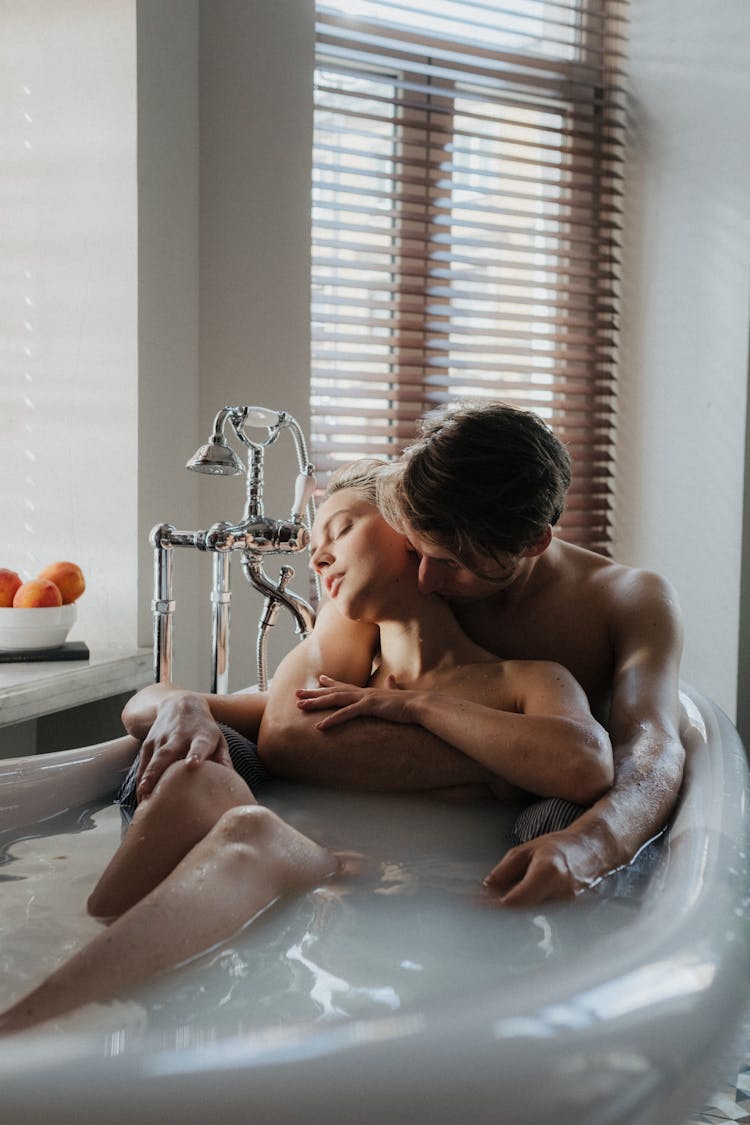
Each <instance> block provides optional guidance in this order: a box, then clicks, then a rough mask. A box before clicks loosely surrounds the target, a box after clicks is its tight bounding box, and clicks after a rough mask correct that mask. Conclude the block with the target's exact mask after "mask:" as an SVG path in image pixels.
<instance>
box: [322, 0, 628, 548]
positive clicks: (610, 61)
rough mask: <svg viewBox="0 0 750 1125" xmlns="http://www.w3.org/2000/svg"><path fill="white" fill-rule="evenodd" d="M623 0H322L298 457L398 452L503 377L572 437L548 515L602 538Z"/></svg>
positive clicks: (330, 460)
mask: <svg viewBox="0 0 750 1125" xmlns="http://www.w3.org/2000/svg"><path fill="white" fill-rule="evenodd" d="M623 12H624V5H623V4H622V3H612V2H609V3H604V2H602V3H590V2H586V0H579V2H578V3H573V2H572V0H571V2H570V3H568V4H549V3H545V2H543V0H525V2H524V0H517V2H515V3H513V2H511V0H507V2H506V3H505V4H500V3H468V2H467V3H461V2H458V0H456V2H451V3H441V4H440V5H439V6H438V8H437V9H436V8H435V5H434V3H433V4H432V5H430V4H429V3H427V0H423V2H417V0H411V2H410V3H386V2H384V0H382V2H378V0H340V2H339V3H337V4H333V3H329V4H319V5H318V26H317V52H318V63H317V70H316V90H315V106H316V108H315V148H314V173H313V306H312V333H313V367H312V383H311V395H312V417H313V423H312V446H313V458H314V460H315V462H316V464H317V465H318V467H319V469H320V470H321V471H322V473H323V474H325V473H326V472H327V471H329V470H330V469H332V468H333V467H335V465H336V464H338V463H341V462H345V461H348V460H352V459H353V458H355V457H358V456H379V457H393V456H397V455H398V454H399V453H400V451H401V450H402V449H403V447H404V445H406V444H408V442H409V441H410V440H411V439H412V438H413V436H414V433H415V423H416V420H417V419H418V418H419V416H420V415H421V414H423V413H424V411H425V410H426V409H429V408H430V407H431V406H434V405H437V404H439V403H442V402H445V401H447V400H450V399H453V398H457V397H460V398H500V399H503V400H504V401H509V402H513V403H515V404H517V405H519V406H521V407H529V408H532V409H535V410H536V411H537V412H538V413H540V414H541V415H542V416H543V417H544V418H546V419H547V420H548V421H549V422H550V423H551V424H552V425H553V426H554V428H555V430H556V432H557V433H558V434H559V435H560V436H561V438H562V439H563V440H564V441H565V442H566V443H567V444H568V447H569V449H570V452H571V455H572V457H573V461H574V485H573V488H572V489H571V494H570V499H569V504H568V510H567V512H566V516H565V519H564V522H563V525H562V533H563V534H564V535H565V536H566V537H569V538H574V539H576V540H577V541H578V542H581V543H583V544H584V545H588V546H592V547H594V548H596V549H599V550H604V551H606V550H607V548H608V542H609V493H610V474H611V462H612V444H613V431H614V425H613V413H614V377H615V367H616V344H617V321H616V313H617V264H618V258H619V246H618V242H617V232H618V229H619V200H620V189H619V179H620V176H621V171H620V167H619V161H620V147H621V146H620V137H619V124H618V122H619V116H620V114H621V110H620V108H619V99H620V92H619V89H618V79H619V68H620V65H621V64H620V60H619V57H618V55H617V53H616V52H614V51H613V50H612V48H613V47H619V46H621V43H622V34H621V32H622V18H623Z"/></svg>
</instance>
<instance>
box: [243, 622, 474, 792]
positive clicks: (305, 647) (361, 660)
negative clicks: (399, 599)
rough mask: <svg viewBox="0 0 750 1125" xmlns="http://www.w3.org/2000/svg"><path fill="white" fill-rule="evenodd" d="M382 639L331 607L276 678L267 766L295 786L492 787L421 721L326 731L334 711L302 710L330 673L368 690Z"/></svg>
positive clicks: (262, 744)
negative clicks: (324, 722)
mask: <svg viewBox="0 0 750 1125" xmlns="http://www.w3.org/2000/svg"><path fill="white" fill-rule="evenodd" d="M376 641H377V630H376V629H374V628H372V627H371V626H364V625H361V624H357V623H356V622H351V621H347V620H345V619H344V618H343V617H342V616H341V614H340V613H339V612H338V610H337V609H336V608H335V607H333V606H331V605H330V604H329V603H326V604H324V606H323V607H322V608H321V611H320V613H319V615H318V620H317V622H316V624H315V629H314V630H313V632H312V633H311V635H310V636H309V637H308V638H307V639H306V640H304V641H303V642H302V643H301V644H299V645H297V646H296V647H295V648H294V649H293V650H292V651H291V652H290V653H289V654H288V655H287V656H286V657H285V658H284V660H283V661H282V662H281V664H280V665H279V667H278V668H277V670H276V672H275V674H274V677H273V681H272V684H271V690H270V693H269V698H268V703H267V706H266V710H265V713H264V716H263V722H262V724H261V729H260V733H259V736H258V750H259V753H260V757H261V759H262V760H263V763H264V764H265V766H266V767H267V769H268V770H270V772H271V773H273V774H276V775H277V776H278V777H285V778H289V779H291V780H295V781H311V782H316V783H318V784H320V785H330V786H334V787H340V788H347V789H368V790H370V791H377V790H380V791H383V792H387V791H392V790H398V789H400V790H416V789H434V788H442V787H447V786H453V785H465V784H476V783H477V782H478V783H480V784H485V783H487V782H488V778H489V777H490V775H489V773H488V771H487V770H486V769H484V768H483V767H482V766H480V765H479V764H478V763H476V762H473V761H472V760H471V759H470V758H467V757H466V755H465V754H462V753H461V752H460V751H459V750H456V749H454V748H453V747H452V746H449V745H448V744H447V743H445V742H443V741H442V740H441V739H439V738H437V737H435V736H434V735H432V734H430V733H429V732H428V731H426V730H424V729H423V728H421V727H419V726H418V725H416V724H415V725H395V724H393V723H391V722H388V721H386V720H382V719H375V718H361V719H356V720H354V721H352V722H351V723H347V724H346V727H345V728H344V727H342V728H340V729H338V730H336V729H334V730H330V731H321V730H319V729H318V727H317V723H318V722H319V721H320V719H321V716H322V715H324V714H326V713H327V712H325V711H323V712H321V711H317V712H315V713H314V714H311V713H305V712H304V711H303V710H301V709H300V708H299V707H298V706H297V694H296V693H297V690H298V689H300V688H314V687H317V686H318V684H319V680H320V676H321V675H322V674H327V675H329V676H331V677H333V678H334V679H342V680H346V682H347V683H349V684H359V685H362V686H364V685H365V684H366V683H367V681H368V679H369V677H370V673H371V670H372V660H373V655H374V653H375V646H376Z"/></svg>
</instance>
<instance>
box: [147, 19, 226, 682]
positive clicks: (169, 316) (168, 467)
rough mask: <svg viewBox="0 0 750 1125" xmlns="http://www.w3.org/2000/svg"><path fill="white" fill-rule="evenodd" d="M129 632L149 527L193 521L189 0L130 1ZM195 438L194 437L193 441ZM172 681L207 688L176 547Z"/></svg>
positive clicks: (196, 577) (194, 23) (186, 566)
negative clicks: (132, 443) (132, 525)
mask: <svg viewBox="0 0 750 1125" xmlns="http://www.w3.org/2000/svg"><path fill="white" fill-rule="evenodd" d="M137 24H138V168H139V174H138V366H139V394H138V479H137V487H138V575H137V578H138V582H137V588H138V595H137V598H138V635H139V640H140V643H141V644H143V645H150V644H151V643H152V615H151V598H152V593H153V550H152V549H151V547H150V545H149V532H150V530H151V528H153V527H154V526H155V525H157V524H161V523H172V524H174V525H175V526H176V527H178V528H180V529H188V530H195V529H197V528H199V527H200V516H199V512H198V478H197V477H196V476H195V474H194V473H189V472H187V471H186V470H185V467H184V466H185V461H186V460H187V458H188V457H189V456H190V455H191V453H192V452H193V450H194V449H195V448H196V446H197V445H198V435H199V429H200V427H199V419H198V415H199V401H200V379H199V362H198V318H199V296H200V294H199V290H200V263H199V177H200V132H199V68H198V56H199V44H198V34H199V29H198V0H159V3H154V0H138V3H137ZM201 440H205V438H202V439H201ZM177 553H178V554H179V556H180V557H179V561H178V562H177V566H176V568H175V600H176V602H177V614H176V616H175V644H174V671H173V678H174V679H175V681H176V682H177V683H183V684H189V685H191V686H195V687H205V688H208V687H209V686H210V685H209V678H208V676H209V671H208V670H209V667H210V664H209V648H208V645H207V644H206V642H205V634H206V630H207V629H208V628H209V625H208V621H207V611H205V612H204V613H203V614H201V613H199V612H197V611H196V607H197V605H199V604H201V598H203V600H204V601H205V603H206V604H207V603H208V589H207V586H206V584H205V582H202V581H201V579H202V578H203V574H202V571H203V569H204V568H202V567H201V566H200V562H202V561H203V559H200V560H199V559H197V558H196V557H195V555H196V552H194V551H191V552H184V551H180V552H177Z"/></svg>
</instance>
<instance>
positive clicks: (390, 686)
mask: <svg viewBox="0 0 750 1125" xmlns="http://www.w3.org/2000/svg"><path fill="white" fill-rule="evenodd" d="M318 680H319V682H320V685H321V686H320V687H319V688H299V689H298V690H297V692H296V695H297V706H298V707H299V708H300V710H302V711H327V710H330V708H332V707H334V708H336V710H335V711H332V713H331V714H330V715H325V716H324V717H323V718H322V719H321V720H320V721H319V722H317V723H316V724H315V726H316V728H317V729H318V730H329V729H330V728H331V727H336V726H340V725H341V724H342V723H346V722H349V720H350V719H361V718H362V717H363V716H365V715H369V716H370V717H371V718H377V719H385V720H387V721H388V722H390V723H413V722H414V719H413V717H412V714H411V711H410V706H409V705H410V703H411V702H412V699H413V698H414V697H415V696H417V695H418V694H419V693H418V692H411V691H402V690H401V689H400V688H399V686H398V684H397V683H396V677H395V676H388V678H387V680H386V684H385V687H384V688H370V687H358V686H357V685H356V684H346V683H344V682H343V681H341V680H333V679H331V677H330V676H319V677H318Z"/></svg>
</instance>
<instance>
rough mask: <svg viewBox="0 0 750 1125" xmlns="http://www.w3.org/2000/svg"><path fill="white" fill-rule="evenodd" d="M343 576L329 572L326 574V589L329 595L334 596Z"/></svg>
mask: <svg viewBox="0 0 750 1125" xmlns="http://www.w3.org/2000/svg"><path fill="white" fill-rule="evenodd" d="M343 577H344V576H343V574H329V575H327V576H326V590H327V591H328V596H329V597H331V598H335V597H336V594H337V593H338V592H339V586H340V585H341V580H342V578H343Z"/></svg>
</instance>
